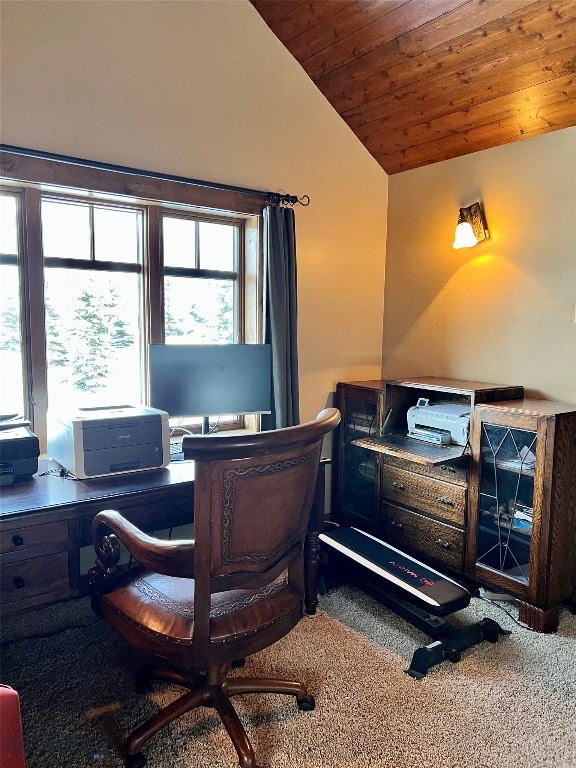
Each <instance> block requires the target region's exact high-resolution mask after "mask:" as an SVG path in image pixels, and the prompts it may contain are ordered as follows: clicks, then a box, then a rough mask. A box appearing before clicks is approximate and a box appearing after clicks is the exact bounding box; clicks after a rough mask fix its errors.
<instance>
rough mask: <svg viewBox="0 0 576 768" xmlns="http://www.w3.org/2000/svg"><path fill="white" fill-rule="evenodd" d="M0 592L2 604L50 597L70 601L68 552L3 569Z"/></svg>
mask: <svg viewBox="0 0 576 768" xmlns="http://www.w3.org/2000/svg"><path fill="white" fill-rule="evenodd" d="M0 591H1V593H2V603H3V604H6V603H12V602H17V601H20V600H26V599H27V598H29V597H36V596H38V595H46V594H48V593H50V594H53V595H54V597H67V596H68V595H69V593H70V589H69V583H68V552H57V553H56V554H54V555H45V556H44V557H32V558H29V559H28V560H19V561H18V562H15V563H9V564H6V565H2V566H1V567H0Z"/></svg>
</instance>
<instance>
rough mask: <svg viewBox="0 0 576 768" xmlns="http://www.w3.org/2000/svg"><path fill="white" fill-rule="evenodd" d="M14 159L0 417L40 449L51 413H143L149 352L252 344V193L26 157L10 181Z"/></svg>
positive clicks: (1, 313)
mask: <svg viewBox="0 0 576 768" xmlns="http://www.w3.org/2000/svg"><path fill="white" fill-rule="evenodd" d="M19 159H20V156H18V157H17V159H16V160H15V162H14V166H13V167H14V178H3V179H2V194H1V195H0V280H1V284H0V285H1V287H0V302H1V303H0V364H1V365H2V370H3V371H5V372H7V375H3V376H2V377H1V381H0V386H1V389H0V413H3V414H8V413H14V414H15V413H19V414H22V415H24V416H26V417H27V418H30V419H31V420H32V424H33V429H34V431H35V432H36V434H37V435H38V436H39V438H40V442H41V446H42V448H43V449H44V450H45V447H46V419H47V413H48V412H49V411H50V410H51V409H54V411H59V410H60V411H61V410H62V409H70V408H73V407H76V406H79V407H94V406H98V407H100V406H110V405H120V404H130V403H146V402H147V400H148V397H147V392H148V382H147V348H148V344H149V343H162V342H166V343H176V344H177V343H186V344H191V343H242V342H252V343H254V342H257V341H261V338H260V332H261V306H262V301H261V296H260V292H261V278H260V269H261V267H260V260H259V257H258V250H259V249H258V242H259V237H258V232H259V216H258V215H259V213H260V211H261V209H262V207H263V204H264V199H263V198H262V199H259V198H258V195H263V193H255V197H254V195H252V196H250V195H247V194H244V193H243V192H241V191H235V190H234V191H232V192H231V191H229V190H227V189H224V190H219V189H209V190H207V189H206V188H205V186H204V185H203V186H198V185H196V184H195V183H194V182H190V183H189V184H188V183H185V182H183V181H182V180H180V179H178V181H177V182H175V181H173V180H171V179H162V180H158V179H156V178H155V179H150V178H149V177H148V176H146V175H139V174H137V173H136V172H131V173H130V175H129V177H128V182H127V180H126V177H127V173H126V172H125V171H126V169H118V172H117V173H116V171H115V170H111V169H109V168H107V170H106V173H103V172H102V171H101V170H99V167H96V166H95V167H94V168H92V167H88V168H87V167H85V166H84V165H75V164H73V163H71V162H66V161H62V163H60V162H59V161H58V162H54V161H48V160H46V159H40V158H38V157H35V158H34V159H33V160H31V158H30V157H26V158H25V161H24V160H22V163H23V165H22V167H23V168H25V169H26V172H27V173H29V172H30V168H31V167H32V169H33V170H34V171H35V178H32V179H30V178H26V179H25V182H26V183H22V182H21V181H19V175H18V172H19V170H20V168H19V165H18V162H19ZM20 178H21V177H20ZM47 179H48V180H49V184H47V183H46V180H47ZM59 182H60V183H59ZM56 184H57V186H56ZM132 188H134V189H138V190H139V192H140V194H139V195H136V194H133V189H132ZM119 190H122V194H119ZM227 419H228V423H227V424H225V425H221V427H220V428H222V427H224V428H225V427H238V426H240V425H241V421H240V418H239V417H227ZM182 426H184V425H182ZM185 426H188V427H190V426H194V425H193V424H188V423H186V425H185Z"/></svg>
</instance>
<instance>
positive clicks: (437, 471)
mask: <svg viewBox="0 0 576 768" xmlns="http://www.w3.org/2000/svg"><path fill="white" fill-rule="evenodd" d="M384 462H385V463H386V464H388V465H390V466H392V467H398V469H405V470H406V471H407V472H416V474H418V475H426V476H427V477H433V478H435V479H436V480H442V481H444V482H446V483H461V484H462V485H466V483H467V479H468V463H469V459H468V457H467V456H466V457H463V458H462V459H459V460H458V461H451V462H448V463H446V464H420V463H419V462H416V461H408V459H402V458H400V457H399V456H388V455H386V456H385V457H384Z"/></svg>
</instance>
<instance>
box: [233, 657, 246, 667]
mask: <svg viewBox="0 0 576 768" xmlns="http://www.w3.org/2000/svg"><path fill="white" fill-rule="evenodd" d="M245 664H246V659H236V661H233V662H232V664H231V666H232V669H240V668H241V667H243V666H244V665H245Z"/></svg>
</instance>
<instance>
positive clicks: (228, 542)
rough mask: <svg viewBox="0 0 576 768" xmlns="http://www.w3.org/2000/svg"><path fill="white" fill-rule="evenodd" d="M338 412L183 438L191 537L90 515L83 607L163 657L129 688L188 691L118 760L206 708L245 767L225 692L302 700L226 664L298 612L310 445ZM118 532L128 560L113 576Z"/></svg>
mask: <svg viewBox="0 0 576 768" xmlns="http://www.w3.org/2000/svg"><path fill="white" fill-rule="evenodd" d="M339 421H340V413H339V411H338V410H336V409H335V408H329V409H326V410H324V411H322V412H321V413H320V414H318V417H317V418H316V420H315V421H311V422H308V423H306V424H302V425H300V426H297V427H288V428H286V429H278V430H273V431H270V432H260V433H257V434H251V435H247V436H246V435H242V436H229V437H227V436H217V437H188V438H184V455H185V456H186V458H191V459H194V460H195V462H196V464H195V480H194V536H195V538H194V541H184V540H181V541H163V540H160V539H156V538H154V537H151V536H148V535H146V534H144V533H143V532H141V531H140V530H139V529H138V528H136V527H135V526H134V525H132V524H131V523H130V522H128V521H127V520H125V519H124V518H123V517H122V516H121V515H120V514H119V513H118V512H114V511H105V512H100V513H99V514H98V515H97V516H96V518H95V519H94V524H93V535H94V543H95V548H96V553H97V566H96V568H94V569H93V570H92V572H91V580H92V584H93V588H94V592H93V600H92V605H93V608H94V610H95V611H96V612H97V613H98V614H99V615H100V616H101V617H102V618H103V619H105V620H106V621H107V622H108V624H110V625H111V626H112V627H113V628H114V629H115V630H117V631H118V632H119V633H120V634H121V635H122V636H123V637H124V638H125V639H126V640H127V641H128V643H130V645H132V646H134V647H136V648H138V649H140V650H141V651H144V652H145V653H147V654H151V655H153V656H155V657H157V658H159V659H162V660H165V661H166V662H168V663H169V665H170V667H169V668H168V667H166V668H160V667H158V668H153V667H148V668H144V669H143V670H141V671H140V673H139V680H138V685H139V687H140V689H141V690H142V689H146V687H147V686H149V685H150V680H151V679H161V680H169V681H171V682H173V683H177V684H180V685H182V686H184V687H185V688H187V689H188V690H187V692H186V693H184V694H183V695H182V696H181V697H180V698H178V699H177V700H176V701H174V702H173V703H171V704H170V705H169V706H167V707H165V708H164V709H162V710H160V711H159V712H158V713H157V714H156V715H154V716H153V717H152V718H150V719H149V720H148V721H146V722H145V723H143V724H142V725H140V726H139V727H138V728H137V729H136V730H135V731H134V732H133V733H132V734H131V735H130V736H129V737H128V739H127V740H126V742H125V748H124V751H125V761H126V763H125V764H126V766H127V768H141V766H144V765H145V764H146V759H145V758H144V756H143V754H142V752H141V751H140V750H141V747H142V745H143V744H144V742H146V741H147V740H148V739H149V738H150V737H151V736H153V735H154V734H155V733H157V732H158V731H159V730H160V729H161V728H164V727H165V726H166V725H168V724H169V723H171V722H172V721H173V720H175V719H176V718H177V717H179V716H180V715H182V714H184V713H185V712H188V711H190V710H191V709H193V708H195V707H199V706H209V707H213V708H215V709H216V711H217V712H218V714H219V715H220V718H221V719H222V721H223V723H224V726H225V728H226V730H227V731H228V734H229V735H230V738H231V739H232V742H233V744H234V747H235V748H236V751H237V753H238V758H239V763H240V765H241V766H242V768H256V762H255V757H254V751H253V748H252V746H251V744H250V741H249V740H248V737H247V735H246V732H245V730H244V728H243V726H242V724H241V722H240V719H239V717H238V715H237V713H236V711H235V710H234V708H233V706H232V703H231V701H230V697H232V696H235V695H238V694H243V693H256V692H270V693H285V694H290V695H292V696H295V697H296V702H297V704H298V707H299V708H300V709H301V710H311V709H313V708H314V699H313V697H312V696H310V695H309V694H308V690H307V688H306V685H305V684H304V683H301V682H295V681H292V680H275V679H271V678H250V677H248V678H242V677H237V676H231V677H228V672H229V670H230V669H231V667H233V666H239V665H241V663H242V661H243V660H244V658H245V657H246V656H248V655H250V654H253V653H256V652H257V651H260V650H262V649H264V648H266V647H268V646H270V645H272V644H273V643H275V642H276V641H277V640H279V639H280V638H282V637H284V636H285V635H286V634H287V633H288V632H289V631H290V630H291V629H292V628H293V627H294V626H295V625H296V624H297V623H298V621H299V620H300V618H301V617H302V616H303V612H304V609H303V600H304V565H303V545H304V537H305V534H306V526H307V522H308V516H309V512H310V508H311V505H312V499H313V496H314V490H315V484H316V477H317V473H318V465H319V459H320V449H321V446H322V439H323V437H324V435H325V434H326V433H328V432H329V431H331V430H332V429H334V428H335V427H336V426H337V424H338V422H339ZM110 532H112V535H110ZM118 540H120V541H121V542H122V543H123V544H124V545H125V547H126V548H127V549H128V551H129V552H130V553H131V554H132V556H133V558H134V559H135V560H136V561H137V563H138V565H137V566H136V567H135V568H132V569H131V570H130V571H129V572H128V573H124V574H123V575H120V576H117V575H116V573H115V572H116V564H117V562H118V559H119V554H120V546H119V544H118ZM235 662H237V664H235ZM172 665H175V666H176V667H178V668H179V669H182V670H185V671H178V672H177V671H175V670H174V668H173V667H172ZM191 670H193V672H191ZM148 690H150V688H149V687H148Z"/></svg>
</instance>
